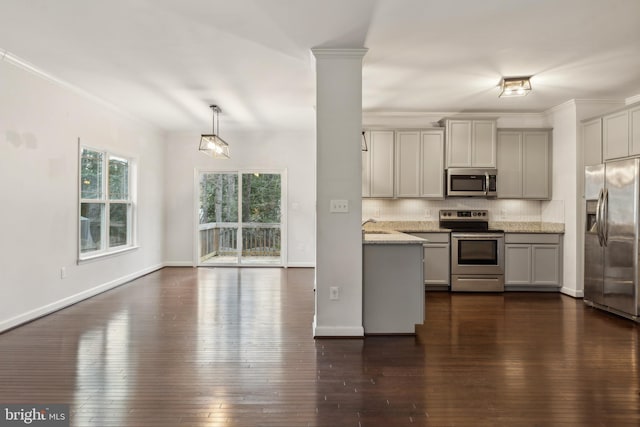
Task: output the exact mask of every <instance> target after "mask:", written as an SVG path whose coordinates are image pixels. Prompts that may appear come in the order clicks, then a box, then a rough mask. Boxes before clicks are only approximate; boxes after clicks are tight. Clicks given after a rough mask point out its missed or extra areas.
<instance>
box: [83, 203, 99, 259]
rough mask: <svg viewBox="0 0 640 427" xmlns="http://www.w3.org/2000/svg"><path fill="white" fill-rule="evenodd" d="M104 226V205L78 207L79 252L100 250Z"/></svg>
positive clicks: (93, 204) (89, 204)
mask: <svg viewBox="0 0 640 427" xmlns="http://www.w3.org/2000/svg"><path fill="white" fill-rule="evenodd" d="M102 224H104V203H82V204H81V205H80V252H81V253H85V252H91V251H97V250H100V248H101V244H102Z"/></svg>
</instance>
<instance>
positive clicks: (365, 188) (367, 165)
mask: <svg viewBox="0 0 640 427" xmlns="http://www.w3.org/2000/svg"><path fill="white" fill-rule="evenodd" d="M364 137H365V138H366V140H367V147H369V146H370V145H371V132H369V131H366V132H365V133H364ZM362 197H371V148H370V147H369V149H368V150H367V151H363V152H362Z"/></svg>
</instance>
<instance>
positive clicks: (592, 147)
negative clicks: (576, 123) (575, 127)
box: [582, 117, 602, 166]
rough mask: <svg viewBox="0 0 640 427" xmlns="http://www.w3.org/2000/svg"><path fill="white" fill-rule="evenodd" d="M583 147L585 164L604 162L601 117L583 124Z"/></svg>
mask: <svg viewBox="0 0 640 427" xmlns="http://www.w3.org/2000/svg"><path fill="white" fill-rule="evenodd" d="M582 147H583V148H582V149H583V152H584V166H590V165H599V164H600V163H602V119H601V118H600V117H598V118H597V119H593V120H589V121H588V122H584V123H583V124H582Z"/></svg>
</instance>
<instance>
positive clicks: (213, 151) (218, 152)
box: [198, 105, 231, 159]
mask: <svg viewBox="0 0 640 427" xmlns="http://www.w3.org/2000/svg"><path fill="white" fill-rule="evenodd" d="M209 107H210V108H211V110H212V111H213V124H212V131H211V134H209V135H202V136H201V137H200V147H199V148H198V149H199V150H200V151H201V152H203V153H204V154H206V155H208V156H211V157H213V158H214V159H230V158H231V155H230V154H229V144H227V143H226V142H225V141H224V140H223V139H222V138H220V136H218V133H220V125H219V124H218V114H220V112H221V111H222V110H220V107H218V106H217V105H210V106H209ZM216 130H217V131H218V132H217V133H216Z"/></svg>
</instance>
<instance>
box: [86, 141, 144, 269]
mask: <svg viewBox="0 0 640 427" xmlns="http://www.w3.org/2000/svg"><path fill="white" fill-rule="evenodd" d="M85 149H86V150H91V151H96V152H99V153H102V154H103V155H104V157H103V171H104V172H103V177H102V193H103V195H104V197H103V198H102V199H83V198H82V197H81V196H82V183H81V174H82V151H83V150H85ZM113 157H116V158H120V159H126V160H127V161H128V163H129V167H128V174H129V177H128V181H129V189H128V190H129V199H128V200H109V194H108V190H109V189H108V182H109V159H110V158H113ZM137 165H138V159H137V158H136V157H134V156H128V155H123V154H121V153H118V152H114V151H111V150H108V149H104V148H96V147H92V146H89V145H84V144H81V142H80V138H78V173H77V174H76V179H77V180H78V188H77V200H78V206H77V213H78V217H77V221H76V223H77V239H76V242H77V250H78V252H77V263H78V264H82V263H85V262H90V261H96V260H98V259H102V258H106V257H110V256H113V255H120V254H123V253H126V252H130V251H133V250H136V249H138V248H139V247H140V246H139V245H138V215H137V188H138V174H137ZM83 203H100V204H103V205H104V222H103V229H102V236H101V240H102V242H104V243H103V244H104V249H99V250H95V251H91V252H84V253H83V252H82V243H81V227H82V225H81V220H80V218H81V215H80V212H81V209H82V204H83ZM111 203H116V204H118V203H125V204H127V205H129V206H130V216H131V217H130V219H129V224H128V225H129V227H128V228H127V242H128V243H127V244H126V245H120V246H114V247H111V248H110V247H109V241H108V239H109V233H108V230H109V227H110V224H109V221H110V215H109V206H110V204H111Z"/></svg>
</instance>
